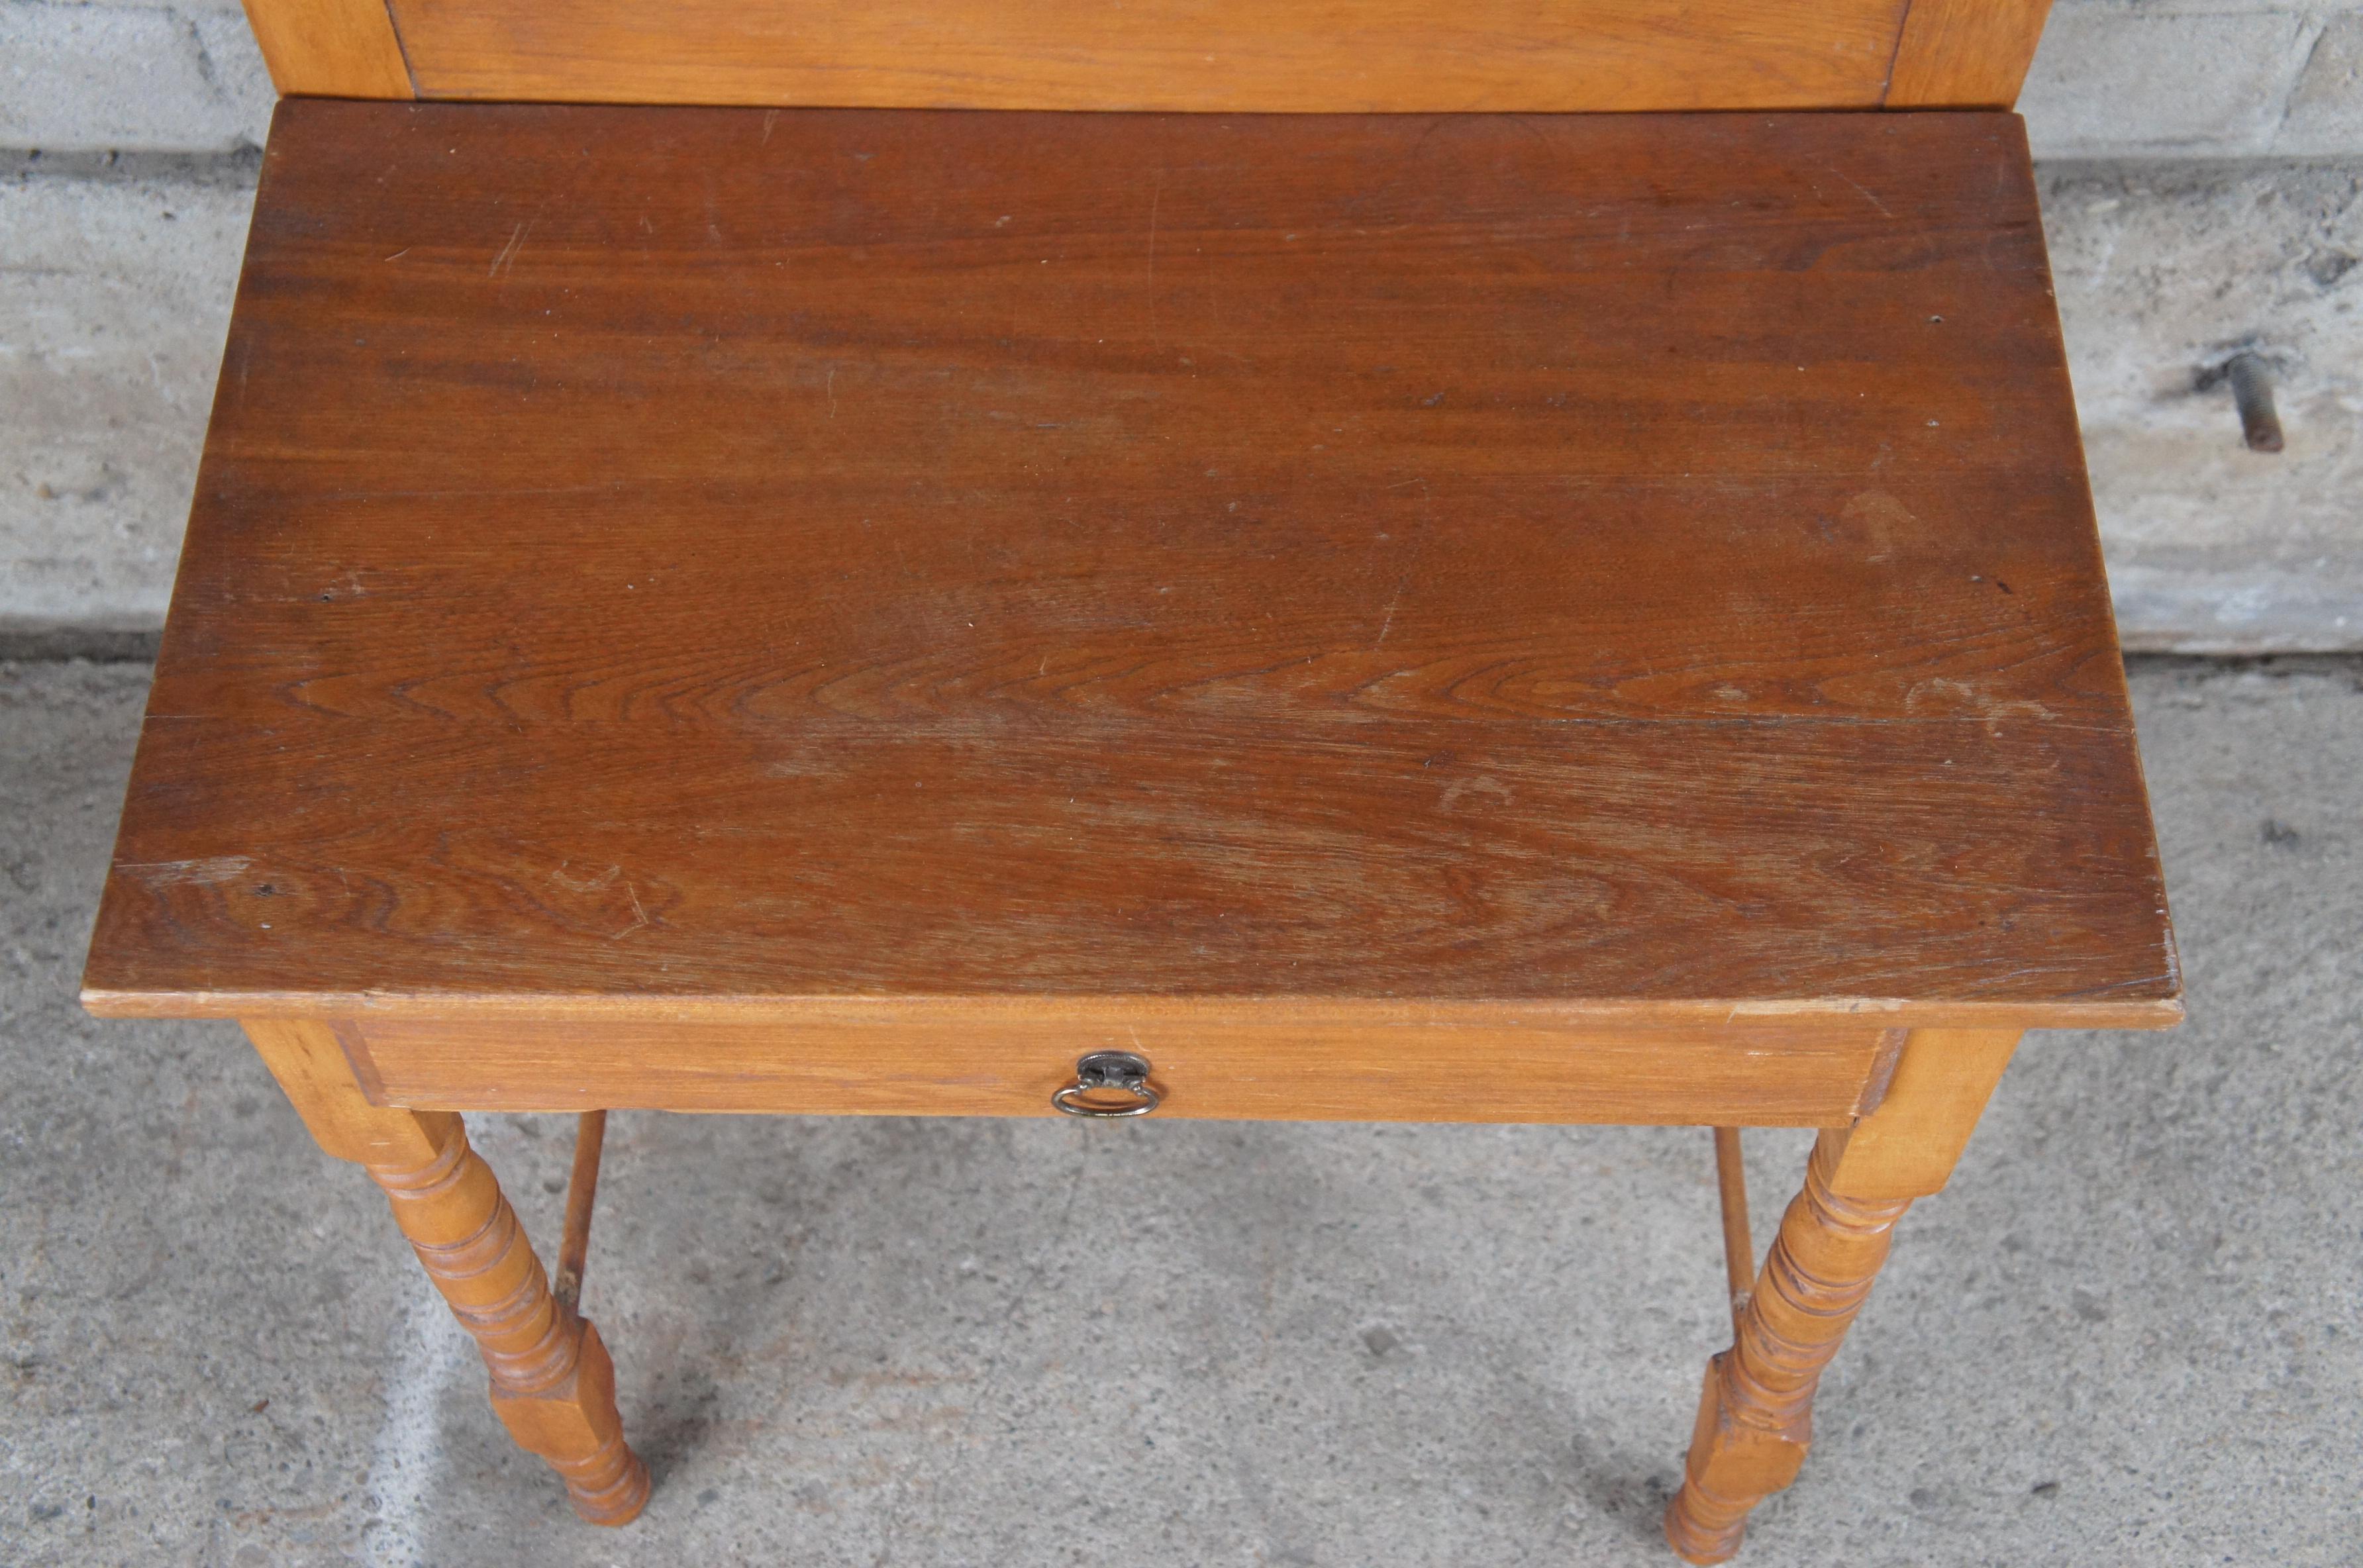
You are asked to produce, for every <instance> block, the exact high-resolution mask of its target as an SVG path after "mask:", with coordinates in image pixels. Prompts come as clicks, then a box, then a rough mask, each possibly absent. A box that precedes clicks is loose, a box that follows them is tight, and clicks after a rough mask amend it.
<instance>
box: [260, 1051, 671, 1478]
mask: <svg viewBox="0 0 2363 1568" xmlns="http://www.w3.org/2000/svg"><path fill="white" fill-rule="evenodd" d="M247 1033H248V1037H249V1038H250V1039H251V1040H252V1041H253V1043H254V1046H255V1049H256V1050H257V1051H258V1052H260V1053H261V1056H262V1059H263V1061H264V1063H265V1064H266V1065H268V1066H270V1068H271V1070H272V1074H273V1075H274V1076H275V1077H277V1078H278V1079H279V1082H280V1086H281V1088H283V1089H285V1090H286V1092H287V1097H288V1099H290V1100H291V1101H292V1102H293V1103H294V1107H295V1110H296V1113H297V1114H298V1115H300V1116H302V1117H303V1118H304V1121H305V1125H306V1126H307V1127H309V1128H310V1129H311V1131H312V1134H313V1136H314V1138H316V1140H317V1141H318V1142H319V1144H320V1146H321V1147H322V1148H323V1149H325V1150H327V1152H328V1153H329V1154H333V1155H335V1156H336V1157H337V1158H338V1159H343V1160H352V1161H355V1162H357V1163H359V1164H360V1165H361V1166H362V1167H363V1168H364V1169H366V1170H367V1171H368V1172H369V1174H370V1178H371V1179H372V1181H374V1182H376V1183H377V1184H378V1186H379V1187H382V1188H383V1189H384V1192H385V1195H386V1198H387V1200H388V1201H389V1202H390V1203H391V1204H392V1206H393V1209H394V1223H395V1225H396V1226H398V1227H399V1228H400V1229H401V1231H402V1233H403V1234H404V1236H405V1237H407V1238H408V1239H409V1242H410V1245H411V1249H412V1250H413V1251H414V1252H416V1253H417V1254H418V1261H419V1263H420V1264H423V1265H424V1266H425V1267H426V1270H427V1275H428V1276H429V1277H430V1278H432V1279H433V1280H434V1282H435V1287H436V1288H437V1289H438V1290H439V1291H441V1292H442V1293H443V1298H444V1299H445V1300H446V1301H448V1302H449V1303H450V1307H451V1312H452V1315H453V1316H454V1317H456V1318H458V1319H459V1320H460V1326H461V1327H462V1328H464V1329H466V1330H467V1331H468V1332H469V1333H470V1334H471V1335H473V1336H474V1337H475V1341H476V1345H477V1348H478V1349H479V1350H480V1351H482V1352H483V1357H484V1366H485V1368H486V1370H487V1371H488V1372H489V1373H490V1374H491V1375H492V1400H493V1408H494V1410H495V1411H497V1412H498V1413H499V1415H500V1418H501V1420H502V1422H503V1424H504V1425H505V1426H506V1427H507V1428H508V1430H509V1432H510V1435H512V1436H513V1437H515V1438H516V1441H517V1442H518V1443H519V1445H521V1446H522V1447H524V1448H526V1449H527V1450H528V1451H530V1452H534V1453H537V1454H539V1455H540V1456H541V1457H542V1458H543V1459H544V1460H546V1461H548V1462H549V1465H550V1467H551V1468H552V1469H554V1470H556V1471H557V1472H558V1473H559V1474H560V1475H561V1476H563V1477H564V1478H565V1481H566V1489H567V1493H568V1495H569V1496H571V1498H572V1500H573V1503H574V1507H575V1511H576V1512H578V1513H580V1514H581V1515H582V1517H583V1518H586V1519H588V1520H590V1521H591V1522H592V1523H594V1524H603V1525H620V1524H625V1523H628V1522H629V1521H630V1520H631V1519H633V1518H637V1517H638V1514H639V1512H640V1509H641V1507H643V1506H644V1505H645V1504H646V1503H647V1501H648V1495H649V1477H648V1470H647V1468H646V1466H644V1465H642V1464H641V1463H640V1461H639V1459H638V1456H637V1455H635V1454H634V1453H633V1452H632V1451H631V1449H630V1448H629V1447H628V1446H627V1445H626V1443H625V1441H624V1434H623V1424H622V1421H621V1419H619V1418H618V1416H617V1415H616V1372H615V1365H614V1364H613V1362H612V1361H611V1360H610V1359H609V1357H608V1354H607V1349H606V1346H605V1344H604V1343H602V1342H601V1341H600V1339H599V1333H598V1331H597V1330H596V1329H594V1328H593V1327H592V1326H591V1325H590V1324H589V1323H587V1322H585V1321H583V1320H582V1319H581V1318H579V1317H576V1316H575V1315H574V1314H572V1313H571V1312H567V1311H561V1310H560V1308H559V1306H558V1304H557V1302H556V1301H555V1300H554V1299H553V1298H552V1297H551V1296H550V1292H549V1285H548V1283H547V1282H546V1280H545V1279H544V1277H543V1275H542V1270H541V1262H540V1260H539V1259H538V1258H537V1257H535V1256H534V1253H533V1248H532V1247H531V1245H529V1244H528V1243H527V1241H526V1238H525V1234H524V1232H523V1231H522V1230H521V1229H520V1228H519V1226H518V1224H517V1221H516V1213H515V1211H514V1210H512V1209H510V1208H509V1204H508V1199H507V1198H505V1197H503V1196H502V1194H501V1189H500V1184H499V1183H498V1182H497V1181H496V1180H494V1176H493V1173H492V1169H491V1167H490V1166H488V1165H485V1164H484V1162H483V1159H482V1158H480V1157H479V1156H478V1155H477V1154H475V1153H474V1152H473V1151H471V1149H470V1148H469V1147H468V1134H467V1130H466V1129H465V1128H464V1127H463V1126H462V1125H461V1123H460V1118H459V1117H458V1116H456V1115H452V1114H450V1113H449V1112H444V1111H429V1112H425V1113H419V1112H415V1111H409V1110H394V1109H390V1108H385V1107H380V1106H374V1105H372V1104H370V1103H369V1100H368V1099H367V1098H366V1097H365V1096H364V1095H363V1094H362V1092H361V1088H360V1086H359V1084H358V1083H356V1082H355V1081H354V1079H353V1077H352V1075H351V1072H350V1069H349V1066H348V1065H347V1063H346V1060H345V1056H344V1054H343V1050H342V1048H341V1047H340V1045H339V1044H338V1041H337V1038H336V1035H335V1033H334V1032H333V1031H331V1030H330V1029H328V1028H327V1027H326V1026H323V1025H319V1024H310V1023H301V1022H293V1021H283V1020H266V1021H257V1022H254V1023H252V1024H250V1026H249V1027H248V1031H247Z"/></svg>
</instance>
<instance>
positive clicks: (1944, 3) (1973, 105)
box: [1887, 0, 2051, 109]
mask: <svg viewBox="0 0 2363 1568" xmlns="http://www.w3.org/2000/svg"><path fill="white" fill-rule="evenodd" d="M2050 10H2051V0H1913V6H1912V9H1911V11H1910V12H1909V13H1908V14H1907V15H1906V16H1905V17H1904V18H1903V37H1902V39H1900V40H1899V42H1898V43H1897V45H1896V50H1895V69H1894V71H1893V72H1892V73H1891V74H1890V76H1889V79H1888V84H1887V106H1888V107H1889V108H1891V109H2007V108H2009V107H2010V106H2011V105H2013V104H2015V103H2016V102H2018V89H2019V86H2020V84H2021V83H2024V82H2025V80H2026V68H2027V65H2028V63H2029V62H2030V61H2033V60H2034V59H2035V46H2036V42H2037V41H2039V40H2040V39H2042V37H2043V19H2044V17H2046V16H2047V15H2048V14H2049V12H2050Z"/></svg>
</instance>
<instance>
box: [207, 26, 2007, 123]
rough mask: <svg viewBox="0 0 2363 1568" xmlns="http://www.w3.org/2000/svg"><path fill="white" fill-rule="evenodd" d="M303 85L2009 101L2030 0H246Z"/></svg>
mask: <svg viewBox="0 0 2363 1568" xmlns="http://www.w3.org/2000/svg"><path fill="white" fill-rule="evenodd" d="M246 3H247V14H248V16H249V17H250V19H251V20H252V22H253V24H254V30H255V34H256V36H257V37H258V38H259V39H261V43H262V51H263V54H264V57H265V58H266V59H267V60H268V61H270V63H271V72H272V78H273V80H274V81H276V82H277V83H278V86H279V90H280V92H282V93H284V94H308V95H315V96H322V97H345V98H427V99H447V100H448V99H460V100H492V101H520V102H541V103H603V104H743V105H867V106H876V107H926V108H979V109H1165V110H1205V111H1217V112H1226V113H1247V112H1260V111H1271V112H1307V113H1351V112H1410V111H1427V112H1443V111H1459V110H1492V111H1526V112H1535V113H1546V112H1572V111H1586V110H1665V109H1869V108H1880V107H1887V108H1925V107H1958V108H1970V107H1975V108H2005V107H2008V106H2009V105H2010V104H2011V103H2012V102H2013V101H2014V99H2015V98H2016V97H2017V95H2018V88H2019V83H2020V82H2021V81H2022V80H2023V79H2024V78H2025V74H2026V66H2027V62H2028V61H2029V60H2030V59H2032V58H2033V56H2034V53H2035V44H2036V39H2037V38H2038V37H2039V36H2040V34H2041V32H2042V30H2043V19H2044V15H2045V13H2046V12H2047V10H2048V9H2049V0H1692V3H1690V4H1686V5H1681V6H1675V5H1670V4H1668V3H1667V0H1282V3H1281V4H1279V5H1274V4H1272V3H1271V0H1130V3H1128V4H1125V5H1121V6H1118V5H1115V4H1112V3H1110V0H1028V3H1026V4H1023V5H1013V4H1010V3H1009V0H667V3H665V4H663V5H650V4H649V3H648V0H246Z"/></svg>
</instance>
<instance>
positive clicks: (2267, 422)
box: [2198, 349, 2281, 452]
mask: <svg viewBox="0 0 2363 1568" xmlns="http://www.w3.org/2000/svg"><path fill="white" fill-rule="evenodd" d="M2273 369H2274V367H2273V362H2272V361H2271V360H2270V359H2266V358H2265V356H2263V355H2262V354H2259V353H2257V352H2256V351H2254V350H2253V349H2243V350H2242V351H2241V352H2239V353H2237V354H2235V355H2233V356H2232V357H2231V358H2230V359H2226V360H2224V362H2223V363H2222V364H2220V365H2216V366H2214V367H2213V368H2212V369H2210V370H2202V371H2201V372H2200V375H2199V381H2198V386H2199V390H2200V391H2202V392H2204V391H2206V390H2207V389H2209V388H2210V387H2213V385H2215V383H2216V382H2218V381H2228V382H2230V383H2231V387H2232V404H2233V406H2234V407H2235V408H2236V409H2238V410H2239V412H2240V435H2241V437H2242V439H2244V440H2246V441H2247V444H2248V450H2250V451H2251V452H2278V451H2280V449H2281V417H2280V414H2279V413H2278V412H2276V411H2275V410H2274V408H2273Z"/></svg>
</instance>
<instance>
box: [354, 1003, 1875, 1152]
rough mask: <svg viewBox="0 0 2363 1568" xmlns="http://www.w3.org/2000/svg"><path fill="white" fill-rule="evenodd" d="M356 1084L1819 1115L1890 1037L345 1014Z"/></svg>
mask: <svg viewBox="0 0 2363 1568" xmlns="http://www.w3.org/2000/svg"><path fill="white" fill-rule="evenodd" d="M339 1033H340V1035H341V1037H342V1038H343V1039H344V1041H345V1043H346V1049H347V1050H348V1051H349V1053H350V1054H351V1055H352V1057H353V1063H354V1066H355V1068H356V1070H357V1071H358V1072H359V1074H360V1076H361V1082H362V1083H363V1084H364V1085H365V1086H367V1087H368V1088H369V1089H370V1091H371V1093H372V1096H373V1097H375V1098H378V1099H382V1100H383V1101H384V1102H385V1103H388V1104H394V1105H404V1106H410V1107H414V1108H417V1109H421V1110H429V1109H433V1110H591V1109H595V1108H603V1107H604V1108H610V1109H625V1108H642V1109H651V1110H722V1111H772V1112H782V1113H804V1114H812V1113H818V1114H854V1115H893V1116H1048V1115H1050V1114H1053V1112H1052V1111H1051V1109H1050V1096H1051V1094H1052V1092H1053V1091H1055V1090H1056V1089H1058V1088H1059V1087H1060V1086H1062V1085H1064V1084H1066V1083H1068V1082H1070V1081H1071V1080H1072V1078H1073V1077H1074V1075H1075V1061H1076V1058H1077V1057H1079V1056H1081V1055H1084V1054H1085V1053H1087V1052H1093V1051H1109V1050H1115V1051H1130V1052H1133V1053H1136V1054H1137V1055H1142V1056H1145V1057H1147V1058H1148V1061H1149V1062H1150V1064H1151V1065H1152V1068H1153V1071H1152V1074H1151V1077H1150V1082H1151V1084H1152V1085H1153V1086H1154V1088H1156V1089H1157V1091H1158V1092H1159V1095H1160V1096H1162V1104H1161V1105H1160V1106H1159V1109H1158V1110H1157V1112H1156V1114H1157V1115H1159V1116H1188V1117H1217V1118H1249V1119H1258V1120H1281V1121H1600V1122H1670V1123H1714V1124H1717V1125H1723V1126H1795V1127H1812V1126H1836V1125H1840V1124H1843V1123H1845V1122H1846V1121H1848V1120H1849V1119H1851V1118H1852V1117H1853V1116H1854V1114H1855V1113H1856V1110H1857V1108H1858V1104H1859V1103H1860V1102H1861V1100H1862V1099H1863V1098H1864V1094H1865V1089H1866V1086H1868V1085H1869V1084H1871V1083H1872V1082H1873V1081H1874V1080H1877V1079H1881V1078H1883V1077H1884V1072H1885V1068H1886V1066H1888V1064H1889V1063H1890V1062H1891V1061H1892V1055H1893V1047H1894V1046H1895V1045H1896V1044H1898V1043H1900V1041H1901V1034H1900V1032H1885V1031H1880V1030H1872V1029H1852V1030H1836V1031H1833V1030H1830V1029H1828V1028H1826V1027H1824V1028H1822V1029H1818V1030H1805V1029H1800V1028H1798V1027H1796V1026H1794V1025H1769V1024H1738V1025H1731V1026H1725V1027H1724V1028H1720V1029H1715V1030H1699V1029H1643V1028H1614V1027H1601V1026H1598V1025H1585V1026H1580V1027H1576V1026H1569V1025H1566V1024H1563V1023H1548V1024H1547V1023H1537V1022H1509V1023H1503V1022H1500V1021H1485V1022H1478V1021H1460V1020H1455V1019H1453V1018H1451V1017H1450V1016H1449V1015H1443V1016H1437V1015H1426V1016H1412V1015H1407V1014H1405V1013H1404V1012H1403V1010H1399V1009H1390V1010H1387V1012H1386V1014H1385V1015H1384V1016H1379V1017H1371V1016H1357V1015H1355V1014H1354V1013H1350V1012H1347V1011H1345V1010H1337V1012H1336V1013H1334V1014H1332V1015H1329V1016H1319V1015H1314V1016H1307V1015H1306V1013H1305V1012H1304V1010H1296V1009H1292V1010H1289V1012H1288V1013H1287V1015H1286V1016H1279V1015H1277V1014H1275V1015H1270V1016H1261V1015H1259V1014H1258V1013H1256V1012H1253V1011H1247V1012H1242V1011H1238V1010H1213V1009H1203V1010H1201V1009H1183V1010H1172V1009H1159V1010H1156V1011H1152V1012H1148V1013H1144V1014H1143V1015H1142V1016H1141V1017H1140V1019H1139V1021H1137V1022H1130V1021H1115V1020H1106V1019H1093V1018H1088V1017H1085V1018H1075V1017H1072V1016H1069V1017H1064V1018H1045V1017H1042V1016H1040V1015H1039V1014H1038V1013H1035V1014H1031V1015H1028V1014H1027V1013H1026V1012H1023V1011H1021V1010H1016V1009H1012V1010H1009V1011H1008V1012H1007V1013H1005V1014H1001V1015H994V1014H990V1013H988V1014H985V1015H982V1016H978V1015H975V1014H973V1013H971V1014H968V1015H965V1016H948V1015H944V1014H941V1013H935V1012H934V1011H933V1010H894V1011H887V1010H852V1009H848V1010H842V1011H829V1010H818V1011H815V1014H814V1015H813V1016H811V1017H808V1018H801V1019H799V1020H797V1021H793V1022H685V1023H665V1022H623V1023H613V1022H596V1023H593V1022H577V1021H547V1020H528V1019H517V1020H514V1021H511V1020H499V1021H484V1020H481V1019H479V1020H470V1021H428V1020H417V1021H411V1020H405V1021H387V1020H371V1021H363V1022H360V1023H353V1024H347V1025H344V1026H342V1027H341V1028H340V1030H339Z"/></svg>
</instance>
